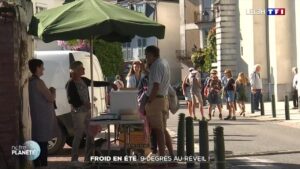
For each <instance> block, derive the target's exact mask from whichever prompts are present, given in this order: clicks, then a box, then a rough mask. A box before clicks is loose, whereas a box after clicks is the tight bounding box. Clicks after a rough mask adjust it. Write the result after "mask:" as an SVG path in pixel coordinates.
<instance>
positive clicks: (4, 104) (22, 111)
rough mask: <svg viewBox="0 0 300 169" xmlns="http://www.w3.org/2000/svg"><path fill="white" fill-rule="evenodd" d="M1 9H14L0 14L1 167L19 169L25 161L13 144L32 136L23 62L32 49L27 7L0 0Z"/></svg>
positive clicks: (26, 69) (26, 75) (22, 141)
mask: <svg viewBox="0 0 300 169" xmlns="http://www.w3.org/2000/svg"><path fill="white" fill-rule="evenodd" d="M30 4H31V3H29V4H27V5H30ZM31 5H32V4H31ZM3 8H9V9H11V11H14V12H12V13H10V14H9V15H7V13H6V15H5V14H3V13H1V14H0V16H1V17H0V37H1V38H0V105H1V109H0V138H1V139H0V166H1V167H0V168H1V169H8V168H9V169H18V168H20V167H21V168H23V167H24V166H25V163H26V161H22V160H20V159H21V158H20V157H17V156H12V155H11V149H12V146H16V145H22V144H23V143H24V141H25V140H28V139H30V138H31V135H30V131H31V128H30V126H31V123H30V116H29V105H28V87H27V80H26V79H28V68H27V66H26V65H27V61H28V59H29V58H30V57H31V56H32V48H31V39H30V37H29V36H28V35H27V33H26V30H27V23H28V20H27V19H28V18H26V17H25V16H26V10H24V9H22V8H21V7H20V6H12V5H8V4H7V3H6V4H4V3H3V2H1V1H0V11H1V9H3ZM31 9H32V8H31Z"/></svg>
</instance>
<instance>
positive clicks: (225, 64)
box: [215, 0, 240, 76]
mask: <svg viewBox="0 0 300 169" xmlns="http://www.w3.org/2000/svg"><path fill="white" fill-rule="evenodd" d="M215 6H217V8H218V12H217V14H216V15H217V16H216V39H217V55H218V56H217V66H218V72H224V70H225V69H231V70H232V73H233V76H236V75H237V63H238V62H237V59H238V57H239V55H240V51H239V47H240V41H239V36H240V35H239V33H238V32H239V29H238V25H239V24H238V17H237V0H221V1H219V3H218V4H215Z"/></svg>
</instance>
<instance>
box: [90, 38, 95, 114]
mask: <svg viewBox="0 0 300 169" xmlns="http://www.w3.org/2000/svg"><path fill="white" fill-rule="evenodd" d="M93 50H94V49H93V36H91V37H90V68H91V95H92V97H91V101H92V105H91V117H93V112H94V66H93V60H94V59H93Z"/></svg>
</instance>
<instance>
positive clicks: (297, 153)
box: [168, 103, 300, 169]
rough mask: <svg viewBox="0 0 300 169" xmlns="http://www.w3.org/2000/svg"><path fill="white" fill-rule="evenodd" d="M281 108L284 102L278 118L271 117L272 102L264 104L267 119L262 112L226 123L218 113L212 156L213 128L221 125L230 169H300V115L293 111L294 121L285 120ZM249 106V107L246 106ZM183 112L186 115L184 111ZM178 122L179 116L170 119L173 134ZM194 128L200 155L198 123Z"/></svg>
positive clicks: (214, 123)
mask: <svg viewBox="0 0 300 169" xmlns="http://www.w3.org/2000/svg"><path fill="white" fill-rule="evenodd" d="M282 105H283V103H278V111H277V113H278V115H277V116H278V118H277V119H274V118H272V116H271V111H270V110H271V106H270V104H269V103H266V104H265V110H266V112H265V113H266V115H265V116H264V117H261V116H260V112H256V113H255V114H249V113H248V114H247V116H246V117H238V119H237V121H225V120H218V118H217V115H218V112H216V117H213V120H212V121H210V122H209V142H210V144H209V146H210V152H211V153H210V155H211V157H213V149H214V143H213V128H214V127H215V126H222V127H224V139H225V150H226V156H227V162H228V163H229V165H230V168H241V169H244V168H245V169H246V168H249V169H250V168H251V169H254V168H266V169H268V168H270V169H271V168H272V169H279V168H295V169H296V168H300V161H299V157H300V142H299V137H300V128H299V122H300V113H299V112H298V110H291V119H292V120H291V121H288V122H286V121H284V120H283V119H284V116H283V110H282V109H280V107H282ZM247 107H250V106H249V105H247ZM205 110H206V111H207V109H205ZM248 110H249V109H248ZM180 112H184V113H185V114H186V115H187V111H186V110H184V109H181V110H180ZM198 115H199V113H198ZM226 115H227V114H226V113H225V116H226ZM225 116H224V117H225ZM198 117H199V116H198ZM177 121H178V117H177V115H175V116H171V117H170V120H169V121H168V123H169V125H168V126H169V127H168V128H169V130H170V131H171V132H172V133H173V134H174V133H176V131H177V123H176V122H177ZM194 126H195V128H194V133H195V143H196V144H195V148H196V150H195V152H199V144H198V143H197V142H198V140H199V139H198V138H197V137H198V136H199V134H198V132H199V128H198V124H197V122H195V123H194ZM173 136H176V134H175V135H173ZM174 141H175V140H174Z"/></svg>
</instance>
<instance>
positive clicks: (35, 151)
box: [11, 140, 41, 161]
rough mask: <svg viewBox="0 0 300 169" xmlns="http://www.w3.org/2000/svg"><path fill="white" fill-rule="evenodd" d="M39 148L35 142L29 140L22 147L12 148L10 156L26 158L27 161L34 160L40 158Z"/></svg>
mask: <svg viewBox="0 0 300 169" xmlns="http://www.w3.org/2000/svg"><path fill="white" fill-rule="evenodd" d="M40 153H41V148H40V146H39V145H38V144H37V142H35V141H32V140H29V141H26V142H25V143H24V145H19V146H12V147H11V154H12V155H16V156H26V157H27V159H28V160H31V161H32V160H35V159H37V158H38V157H39V156H40Z"/></svg>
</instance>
